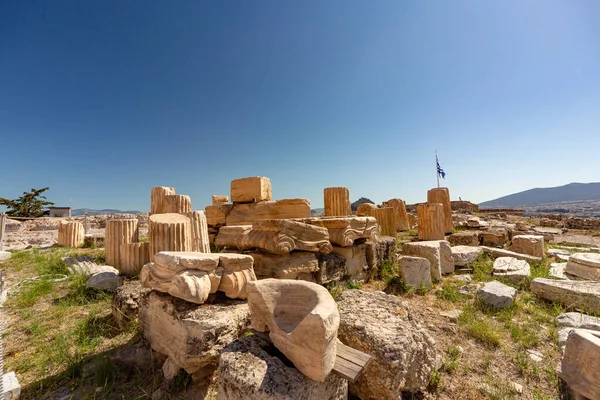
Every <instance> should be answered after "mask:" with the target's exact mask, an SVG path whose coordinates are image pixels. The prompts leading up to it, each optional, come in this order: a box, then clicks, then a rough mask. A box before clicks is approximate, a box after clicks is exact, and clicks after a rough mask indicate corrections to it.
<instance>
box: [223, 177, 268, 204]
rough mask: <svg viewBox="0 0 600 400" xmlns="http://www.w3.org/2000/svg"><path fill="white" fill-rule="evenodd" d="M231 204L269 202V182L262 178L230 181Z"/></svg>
mask: <svg viewBox="0 0 600 400" xmlns="http://www.w3.org/2000/svg"><path fill="white" fill-rule="evenodd" d="M230 194H231V201H232V202H233V203H254V202H260V201H268V200H271V198H272V196H273V194H272V188H271V180H270V179H269V178H267V177H264V176H251V177H249V178H240V179H234V180H232V181H231V192H230Z"/></svg>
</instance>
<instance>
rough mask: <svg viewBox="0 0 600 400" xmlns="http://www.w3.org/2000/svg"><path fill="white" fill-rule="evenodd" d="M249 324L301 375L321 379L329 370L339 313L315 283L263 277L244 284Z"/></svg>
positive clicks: (323, 290)
mask: <svg viewBox="0 0 600 400" xmlns="http://www.w3.org/2000/svg"><path fill="white" fill-rule="evenodd" d="M248 305H249V307H250V313H251V318H252V327H253V328H254V329H256V330H257V331H259V332H269V337H270V338H271V340H272V341H273V344H274V345H275V347H277V348H278V349H279V350H280V351H281V352H282V353H283V354H285V356H286V357H287V358H288V359H290V361H292V362H293V363H294V365H295V366H296V368H298V370H300V371H301V372H302V373H303V374H304V375H306V376H308V377H309V378H311V379H314V380H317V381H320V382H323V381H324V380H325V379H326V378H327V375H329V373H330V372H331V370H332V369H333V366H334V364H335V357H336V349H337V331H338V326H339V320H340V316H339V313H338V310H337V305H336V303H335V301H334V300H333V297H331V294H330V293H329V292H328V291H327V289H325V288H324V287H323V286H320V285H317V284H315V283H310V282H304V281H293V280H280V279H263V280H260V281H255V282H250V283H249V285H248Z"/></svg>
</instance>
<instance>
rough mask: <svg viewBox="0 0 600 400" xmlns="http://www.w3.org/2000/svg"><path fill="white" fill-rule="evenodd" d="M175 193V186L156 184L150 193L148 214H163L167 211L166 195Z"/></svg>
mask: <svg viewBox="0 0 600 400" xmlns="http://www.w3.org/2000/svg"><path fill="white" fill-rule="evenodd" d="M173 194H175V188H172V187H166V186H156V187H153V188H152V192H151V194H150V215H152V214H164V213H166V212H167V199H166V197H167V196H170V195H173Z"/></svg>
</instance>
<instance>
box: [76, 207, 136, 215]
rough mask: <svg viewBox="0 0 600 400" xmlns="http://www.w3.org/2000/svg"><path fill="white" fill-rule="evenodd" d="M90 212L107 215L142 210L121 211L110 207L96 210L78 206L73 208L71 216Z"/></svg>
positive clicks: (132, 212)
mask: <svg viewBox="0 0 600 400" xmlns="http://www.w3.org/2000/svg"><path fill="white" fill-rule="evenodd" d="M86 212H87V213H88V215H106V214H139V213H140V212H141V211H121V210H113V209H110V208H106V209H104V210H94V209H92V208H76V209H74V210H71V216H73V217H79V216H81V215H83V214H84V213H86Z"/></svg>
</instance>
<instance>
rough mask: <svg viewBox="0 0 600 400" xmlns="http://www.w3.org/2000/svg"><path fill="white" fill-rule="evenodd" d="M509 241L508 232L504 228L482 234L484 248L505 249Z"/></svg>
mask: <svg viewBox="0 0 600 400" xmlns="http://www.w3.org/2000/svg"><path fill="white" fill-rule="evenodd" d="M507 240H508V232H507V230H506V229H504V228H494V229H490V230H487V231H483V232H481V244H482V245H484V246H491V247H499V248H503V247H504V245H505V244H506V241H507Z"/></svg>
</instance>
